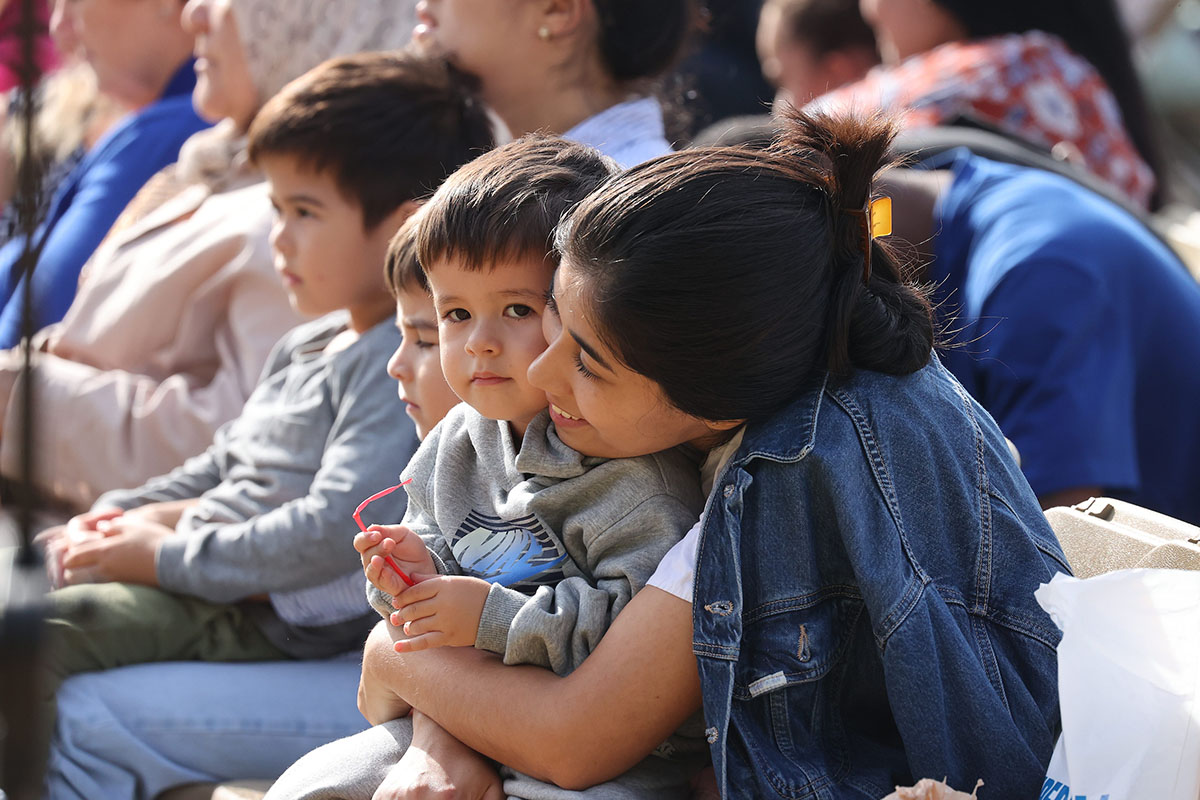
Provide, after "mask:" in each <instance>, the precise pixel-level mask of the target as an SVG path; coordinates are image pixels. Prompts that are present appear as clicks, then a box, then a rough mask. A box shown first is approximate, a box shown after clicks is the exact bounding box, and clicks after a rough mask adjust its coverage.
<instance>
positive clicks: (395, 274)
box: [383, 210, 429, 297]
mask: <svg viewBox="0 0 1200 800" xmlns="http://www.w3.org/2000/svg"><path fill="white" fill-rule="evenodd" d="M420 214H421V212H420V210H418V211H417V212H416V213H414V214H413V215H412V216H410V217H409V218H408V219H406V220H405V221H404V224H403V225H401V226H400V230H398V231H396V235H395V236H393V237H392V240H391V241H390V242H388V251H387V260H386V261H384V263H383V277H384V280H385V281H386V282H387V285H388V288H389V289H391V290H392V297H399V296H400V293H401V292H424V293H426V294H428V293H429V281H427V280H426V279H425V271H424V270H423V269H421V262H420V261H418V260H417V226H418V225H419V224H420V221H421V217H420Z"/></svg>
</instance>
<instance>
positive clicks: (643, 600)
mask: <svg viewBox="0 0 1200 800" xmlns="http://www.w3.org/2000/svg"><path fill="white" fill-rule="evenodd" d="M393 636H394V637H395V638H397V639H399V638H401V637H402V636H403V633H402V632H401V631H400V630H399V629H397V628H394V627H392V626H390V625H388V624H387V623H381V624H379V625H377V626H376V627H375V630H374V631H372V633H371V636H370V637H369V638H368V640H367V647H366V650H365V652H364V653H363V680H364V682H365V683H369V684H370V686H371V687H373V690H374V691H373V693H374V694H375V695H376V696H382V697H383V698H384V699H383V700H382V701H380V702H383V703H384V704H385V705H384V707H385V708H386V702H387V694H381V693H383V692H384V690H386V692H388V693H391V696H392V698H393V699H394V698H403V700H405V701H408V702H410V703H412V704H413V706H415V707H416V708H418V709H420V711H421V712H422V713H425V714H427V715H428V716H429V717H430V718H432V719H434V720H435V721H437V722H438V724H440V725H442V726H443V727H444V728H445V729H446V730H447V731H449V732H450V733H451V734H452V735H453V736H454V737H455V738H457V739H458V740H459V741H461V742H463V743H465V744H466V746H468V747H470V748H472V749H474V750H477V751H478V752H480V753H483V754H485V755H487V756H488V757H489V758H492V759H494V760H496V761H498V762H500V763H501V764H507V765H509V766H511V767H513V768H514V769H517V770H520V771H521V772H524V773H526V774H528V775H532V776H533V777H535V778H538V779H539V780H543V781H549V782H551V783H554V784H557V785H559V786H561V787H563V788H565V789H580V790H581V789H584V788H587V787H589V786H594V785H596V784H597V783H602V782H603V781H606V780H612V779H613V778H615V777H616V776H618V775H620V774H621V773H622V772H625V771H626V770H627V769H629V768H630V767H632V766H633V765H634V764H636V763H637V762H639V761H641V760H642V759H643V758H645V757H646V756H647V755H649V754H650V752H651V751H652V750H654V748H655V747H657V746H658V745H659V744H660V743H661V742H662V741H663V740H665V739H666V738H667V737H668V736H670V734H671V732H672V731H674V730H675V729H676V728H678V727H679V726H680V724H682V723H683V721H684V720H685V719H687V717H688V716H689V715H690V714H692V713H693V712H694V711H696V710H697V709H698V708H700V675H699V672H698V670H697V665H696V657H695V655H694V654H693V653H692V606H691V604H690V603H688V602H686V601H684V600H680V599H679V598H677V597H674V596H672V595H670V594H668V593H667V592H664V591H662V590H661V589H657V588H655V587H653V586H649V587H647V588H645V589H643V590H642V591H640V592H638V593H637V594H636V595H635V596H634V598H633V599H632V600H631V601H630V602H629V604H628V605H627V606H625V608H624V610H622V611H621V614H620V616H618V617H617V618H616V620H615V621H614V622H613V624H612V627H610V628H609V630H608V633H606V634H605V635H604V638H603V639H602V640H601V641H600V644H599V645H598V646H597V647H596V650H595V651H594V652H593V653H592V654H591V655H590V656H588V657H587V658H586V659H585V660H584V662H583V664H581V665H580V666H579V669H577V670H575V671H574V672H572V673H571V674H570V675H568V676H566V677H565V678H560V677H559V676H557V675H555V674H554V673H553V672H551V671H550V670H546V669H542V668H540V667H532V666H506V665H504V663H503V662H502V661H501V660H500V658H499V657H498V656H496V655H495V654H493V653H487V652H484V651H481V650H477V649H475V648H473V647H440V648H437V649H434V650H427V651H423V652H417V653H404V654H400V653H396V652H395V651H394V650H393V649H392V638H393ZM360 708H361V706H360ZM364 714H365V715H366V716H367V719H368V720H369V721H371V722H375V721H376V719H373V718H372V716H371V715H370V714H368V713H367V711H366V710H364ZM393 716H394V715H393ZM383 718H386V717H381V719H383Z"/></svg>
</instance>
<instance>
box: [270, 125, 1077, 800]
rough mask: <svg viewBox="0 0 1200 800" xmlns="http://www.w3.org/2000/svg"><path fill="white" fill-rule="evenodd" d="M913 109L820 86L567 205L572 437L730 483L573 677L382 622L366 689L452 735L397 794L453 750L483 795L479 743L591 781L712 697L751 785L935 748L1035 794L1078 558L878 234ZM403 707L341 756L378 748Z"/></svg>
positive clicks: (852, 792) (732, 755)
mask: <svg viewBox="0 0 1200 800" xmlns="http://www.w3.org/2000/svg"><path fill="white" fill-rule="evenodd" d="M890 135H891V129H890V128H889V127H888V126H887V125H886V124H884V123H880V122H856V121H851V120H840V121H833V120H829V119H819V118H810V117H803V116H799V117H796V118H795V119H793V120H791V121H788V122H787V123H786V124H785V126H784V132H783V134H782V137H781V139H780V141H778V142H777V143H776V145H775V146H774V147H773V148H771V149H770V150H769V151H768V152H766V153H763V152H754V151H750V150H744V149H735V148H725V149H700V150H691V151H687V152H682V153H677V154H673V155H669V156H665V157H663V158H660V159H656V160H654V161H652V162H649V163H647V164H643V165H641V166H639V167H635V168H633V169H632V170H630V171H628V172H626V173H624V174H622V175H619V176H617V177H615V178H613V179H611V180H610V181H609V182H608V183H607V184H605V185H604V186H602V187H601V188H600V189H599V190H598V191H597V192H596V193H595V194H593V195H592V196H591V197H589V198H588V199H586V200H585V201H583V203H582V204H581V205H580V206H579V207H578V208H577V209H576V211H575V212H574V214H573V215H572V216H571V217H570V219H569V221H568V222H567V223H565V224H564V226H563V228H562V229H561V231H560V234H559V237H558V246H559V249H560V251H561V254H562V262H561V267H560V268H559V270H558V273H557V275H556V277H555V284H554V288H553V298H554V305H555V306H556V308H557V315H555V314H549V315H547V322H546V323H545V329H546V334H547V340H548V342H549V348H548V349H547V351H546V353H545V354H544V355H543V356H542V357H541V358H540V359H539V360H538V361H537V362H535V363H534V365H533V367H531V369H530V379H531V381H532V382H533V383H534V384H535V385H538V386H540V387H541V388H543V389H544V390H545V392H546V395H547V399H548V401H549V403H550V409H551V414H552V417H553V419H554V422H555V426H556V429H557V431H558V434H559V436H560V438H561V439H562V440H563V441H564V442H565V443H567V444H568V445H569V446H571V447H573V448H575V449H576V450H579V451H580V452H584V453H587V454H589V455H596V456H606V457H618V456H629V455H634V454H638V453H644V452H647V451H648V450H657V449H662V448H665V447H669V446H672V445H681V444H682V445H691V446H693V447H697V448H701V449H704V450H707V451H708V459H707V461H706V463H705V466H704V479H705V483H706V484H707V488H709V489H710V494H709V500H708V503H707V506H706V509H705V512H704V514H703V516H702V518H701V519H700V521H699V522H698V524H697V525H696V527H695V528H694V529H693V530H692V532H691V533H689V534H688V536H687V538H685V539H684V541H683V542H681V543H680V545H679V546H677V547H676V548H675V549H674V550H672V552H671V553H670V554H669V555H668V556H667V557H666V559H664V561H663V562H662V565H661V566H660V567H659V570H658V572H657V573H656V574H655V576H654V577H653V578H652V579H651V581H650V585H649V586H648V587H647V588H646V589H645V590H643V591H642V592H640V593H639V594H638V595H637V596H636V597H635V598H634V599H633V600H632V601H631V602H630V604H629V605H628V606H627V607H626V609H625V610H624V611H622V613H621V615H620V616H619V617H618V618H617V620H616V621H615V623H614V624H613V626H612V628H611V629H610V630H609V632H608V633H607V634H606V636H605V638H604V639H603V641H601V643H600V644H599V646H598V647H597V649H596V650H595V651H594V652H593V654H592V655H591V656H589V657H588V658H587V659H586V660H585V661H584V662H583V664H582V665H581V666H580V667H579V669H577V670H576V671H575V672H574V673H572V674H571V675H569V676H567V677H565V678H560V677H558V676H555V675H553V674H551V673H549V672H547V671H545V670H541V669H537V668H530V667H508V666H504V665H502V664H500V663H499V662H498V661H496V660H495V659H493V658H491V657H489V656H488V655H486V654H483V653H480V652H477V651H474V650H472V649H470V648H458V649H455V648H443V649H440V650H434V651H427V652H422V653H409V654H404V655H401V654H398V653H396V652H394V650H393V649H392V635H393V634H394V633H396V629H389V628H387V627H386V626H381V627H379V628H377V629H376V631H375V633H373V634H372V637H371V639H370V640H369V641H368V644H367V649H366V656H365V659H364V665H363V679H362V684H361V687H360V708H361V709H362V710H363V712H364V714H365V715H366V716H367V718H368V719H369V720H371V721H372V722H375V723H382V722H385V721H386V720H389V719H391V718H392V717H393V716H395V715H396V713H397V712H398V710H400V709H401V708H403V707H404V705H403V704H405V703H409V704H411V705H412V706H413V707H414V708H415V709H417V712H416V714H417V716H416V720H415V728H416V731H417V736H418V738H420V737H422V736H426V737H427V740H426V741H425V742H424V744H423V745H422V746H420V747H417V746H414V747H412V748H410V749H409V751H408V753H409V754H410V755H406V756H405V759H404V760H402V761H401V762H400V765H399V766H397V767H396V768H395V769H394V771H393V772H392V774H391V776H390V777H389V784H388V786H389V789H390V790H391V791H392V792H395V796H405V797H407V796H409V795H407V794H404V793H403V791H400V790H401V789H403V788H404V787H411V786H414V785H420V786H425V787H428V785H429V783H428V781H429V780H430V778H429V776H430V775H433V774H437V775H439V776H440V777H439V778H438V780H442V781H448V782H452V783H453V782H455V781H454V779H453V778H449V777H447V776H446V773H447V772H449V773H451V774H452V775H455V776H458V775H464V776H467V777H464V778H463V782H464V783H466V784H469V785H470V786H471V787H473V788H474V789H476V790H478V793H477V794H471V795H470V796H485V791H486V788H485V786H486V785H485V784H481V783H473V781H479V780H480V779H479V775H480V772H479V771H478V770H479V766H480V763H481V762H479V761H478V760H476V759H475V758H474V757H472V756H471V755H470V753H469V751H467V749H466V747H470V748H473V749H475V750H477V751H478V752H480V753H483V754H486V755H487V756H488V757H490V758H493V759H496V760H497V761H498V762H500V763H503V764H508V765H511V770H510V771H507V772H505V771H502V773H501V774H502V775H503V776H504V778H505V781H504V786H503V788H504V794H506V795H516V796H522V797H524V796H526V795H524V794H521V793H520V792H519V788H520V786H521V785H522V784H521V780H522V775H521V773H525V774H528V775H533V776H536V777H538V778H541V779H542V780H546V781H550V782H554V783H557V784H558V785H560V786H564V787H567V788H572V789H581V788H583V787H588V786H592V785H593V784H597V783H599V782H601V781H604V780H607V779H609V778H611V777H612V776H615V775H617V774H620V773H621V772H623V771H624V770H627V769H630V768H631V767H633V766H634V765H636V764H637V763H638V762H639V760H641V759H642V758H645V757H647V755H648V754H650V753H651V751H654V752H655V756H651V757H670V756H671V753H669V752H666V751H665V747H659V748H658V749H657V750H656V749H655V748H656V746H657V745H659V744H660V743H662V742H663V741H664V740H665V739H667V737H668V735H669V734H671V732H672V731H677V729H679V730H680V731H682V730H686V726H685V728H683V729H681V728H680V726H681V725H684V724H685V721H686V720H688V718H689V717H690V716H691V715H693V714H694V713H695V712H697V711H699V710H702V711H703V723H702V724H700V725H698V727H697V729H696V730H695V732H699V731H703V733H702V734H701V735H702V736H703V737H704V738H705V739H706V740H707V743H708V746H709V748H710V751H711V755H712V759H713V766H714V770H715V775H716V782H717V785H718V787H719V789H720V792H721V794H722V796H723V797H726V798H733V797H737V798H768V797H789V798H823V799H825V800H829V799H830V798H855V799H856V800H859V799H862V800H878V798H881V797H883V796H884V795H886V794H888V793H889V792H891V790H892V788H893V787H894V786H895V785H896V784H909V783H911V782H913V780H914V779H917V778H921V777H931V776H932V777H936V778H938V779H940V778H942V777H948V778H949V780H950V782H951V784H954V785H958V786H963V787H971V786H974V784H975V781H976V779H979V778H982V779H983V780H984V781H985V782H986V786H987V790H986V791H987V794H986V795H984V796H985V797H988V798H996V799H997V800H999V799H1000V798H1019V797H1034V796H1036V794H1037V792H1038V790H1039V788H1040V787H1041V784H1042V778H1043V776H1044V768H1045V765H1046V763H1047V761H1048V759H1049V757H1050V753H1051V749H1052V747H1053V744H1054V739H1055V736H1056V735H1057V732H1058V730H1057V729H1058V719H1059V717H1058V707H1057V686H1056V659H1055V645H1056V644H1057V641H1058V632H1057V629H1056V628H1055V626H1054V624H1053V622H1052V621H1051V620H1050V618H1049V617H1048V616H1047V615H1046V614H1045V612H1043V611H1042V610H1041V609H1040V608H1039V607H1038V605H1037V603H1036V601H1035V600H1034V597H1033V592H1034V590H1035V589H1036V588H1037V586H1038V585H1039V584H1040V583H1042V582H1044V581H1047V580H1049V579H1050V578H1051V576H1052V575H1054V574H1055V573H1056V572H1058V571H1065V570H1066V569H1067V566H1066V563H1065V560H1064V558H1063V555H1062V552H1061V550H1060V549H1059V546H1058V544H1057V542H1056V540H1055V538H1054V535H1053V533H1052V531H1051V530H1050V528H1049V526H1048V524H1047V522H1046V520H1045V517H1044V516H1043V515H1042V513H1041V510H1040V509H1039V507H1038V503H1037V500H1036V498H1035V497H1034V495H1033V493H1032V491H1031V490H1030V488H1029V486H1028V484H1027V483H1026V482H1025V480H1024V478H1023V477H1022V476H1021V474H1020V472H1019V471H1018V469H1017V466H1016V464H1015V463H1013V460H1012V457H1011V456H1010V454H1009V451H1008V448H1007V446H1006V444H1005V441H1004V438H1003V437H1002V436H1001V434H1000V432H999V430H998V429H997V427H996V425H995V423H994V422H993V421H992V419H991V418H990V417H989V416H988V415H987V413H986V412H985V411H984V410H983V409H982V408H981V407H980V406H978V405H977V404H976V403H975V402H974V401H972V400H971V398H970V397H969V396H968V395H967V393H966V392H965V391H964V390H963V389H962V387H961V386H960V385H959V384H958V383H957V382H956V381H955V380H954V379H953V378H952V377H951V376H950V375H949V373H948V372H947V371H946V370H945V369H944V368H943V367H942V365H941V364H940V362H939V361H938V359H937V357H936V356H935V355H934V354H933V351H932V347H933V342H934V329H933V323H932V321H931V310H930V306H929V302H928V300H927V299H926V296H925V294H924V292H923V291H922V290H921V289H920V288H919V287H917V286H914V285H912V284H910V283H907V282H905V280H904V277H903V273H902V270H901V269H900V268H899V265H898V263H897V261H896V260H895V259H893V258H892V256H891V255H890V254H889V252H888V250H887V249H886V247H884V246H883V245H882V244H881V243H880V242H879V241H873V240H872V239H871V236H870V226H871V219H870V218H871V216H872V212H871V211H870V208H871V206H870V205H869V203H870V201H871V200H872V199H873V197H872V180H873V176H874V174H875V172H876V170H877V169H878V168H879V167H880V165H881V162H882V160H883V158H884V154H885V152H886V150H887V147H888V143H889V141H890ZM875 216H876V218H877V221H878V217H880V216H882V212H876V213H875ZM435 721H436V723H437V724H436V725H435V724H434V722H435ZM439 725H440V726H441V727H440V728H439V727H438V726H439ZM388 731H389V728H388V726H387V725H381V726H379V727H377V728H375V729H373V730H372V731H368V732H367V733H365V734H362V735H361V736H360V737H357V738H351V739H348V740H343V741H342V742H340V743H335V744H334V745H330V746H328V747H329V748H333V749H332V750H327V751H326V752H325V753H324V754H323V758H324V759H325V761H326V763H339V762H336V761H333V759H335V758H336V759H340V763H342V764H345V763H352V762H353V761H354V760H355V759H356V758H362V757H363V753H364V751H366V750H369V749H370V748H371V747H377V746H380V745H381V744H382V745H383V746H385V747H386V745H387V741H388V739H389V734H388ZM447 731H448V732H449V733H450V734H452V735H453V737H456V738H451V737H450V736H448V735H447V733H446V732H447ZM678 741H679V739H678V737H675V738H672V739H671V742H678ZM464 745H465V746H466V747H464ZM317 752H318V753H321V751H317ZM314 755H316V754H314ZM302 763H303V762H302ZM293 769H295V768H293ZM505 769H506V770H507V769H509V768H505ZM515 770H520V771H521V773H517V772H515ZM286 778H287V776H285V780H286ZM422 781H425V782H424V783H423V782H422ZM304 785H311V784H304ZM457 785H458V787H459V788H460V789H463V788H464V786H463V785H462V784H461V783H460V784H457ZM269 796H270V797H272V798H274V797H288V796H292V795H289V794H287V793H286V792H284V793H280V794H278V795H277V794H275V793H274V792H273V793H272V794H271V795H269ZM304 796H306V797H314V796H321V795H319V794H314V795H304ZM338 796H341V795H338ZM380 796H392V795H389V794H381V795H376V797H380ZM538 796H539V797H540V796H542V795H538ZM588 796H589V797H591V796H593V795H588ZM595 796H597V797H605V796H608V795H606V794H604V793H603V792H601V793H599V794H597V795H595Z"/></svg>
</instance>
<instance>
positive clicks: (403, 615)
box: [354, 525, 491, 653]
mask: <svg viewBox="0 0 1200 800" xmlns="http://www.w3.org/2000/svg"><path fill="white" fill-rule="evenodd" d="M354 549H355V550H357V551H358V553H359V556H360V557H361V559H362V565H363V572H364V573H366V576H367V580H369V581H370V582H371V583H372V584H374V585H375V586H376V587H377V588H378V589H380V590H382V591H384V592H387V593H388V594H389V595H391V596H392V598H393V600H392V605H393V606H394V607H395V608H396V611H394V612H392V615H391V619H390V620H389V621H390V622H391V624H392V625H393V626H395V627H397V628H401V629H402V630H403V631H404V635H405V636H406V637H408V638H405V639H400V640H398V641H396V642H395V644H394V645H393V647H394V648H395V650H396V652H397V653H411V652H416V651H418V650H427V649H429V648H432V647H470V646H473V645H474V644H475V638H476V635H477V633H478V631H479V620H480V617H482V616H483V607H484V604H485V603H486V602H487V597H488V592H489V591H490V589H491V584H489V583H488V582H487V581H484V580H481V579H479V578H471V577H467V576H465V575H438V574H437V573H436V568H435V567H434V563H433V556H431V555H430V553H429V550H428V548H426V547H425V543H424V542H423V541H421V537H420V536H418V535H416V534H415V533H413V532H412V531H411V530H409V529H408V528H407V527H405V526H404V525H371V526H370V527H369V528H367V530H366V531H365V532H363V533H359V534H358V535H356V536H355V537H354ZM385 556H390V557H391V558H392V560H393V561H395V562H396V564H397V566H399V567H400V568H401V569H403V570H404V571H405V572H407V573H408V574H409V575H411V576H412V578H413V580H414V581H416V585H415V586H409V585H408V584H406V583H405V582H404V580H403V579H402V578H401V577H400V576H399V575H398V574H396V571H395V570H394V569H392V568H391V566H390V565H389V564H388V563H387V561H386V560H385V559H384V557H385Z"/></svg>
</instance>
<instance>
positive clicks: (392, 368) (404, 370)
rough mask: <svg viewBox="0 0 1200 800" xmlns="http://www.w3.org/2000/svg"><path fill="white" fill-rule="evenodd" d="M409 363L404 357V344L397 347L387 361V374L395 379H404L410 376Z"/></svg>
mask: <svg viewBox="0 0 1200 800" xmlns="http://www.w3.org/2000/svg"><path fill="white" fill-rule="evenodd" d="M408 372H409V370H408V365H407V364H406V363H405V359H404V345H403V344H402V345H400V346H399V347H397V348H396V352H394V353H392V357H391V358H389V359H388V362H387V374H388V375H390V376H392V378H394V379H395V380H398V381H402V380H404V379H405V378H406V377H408Z"/></svg>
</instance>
